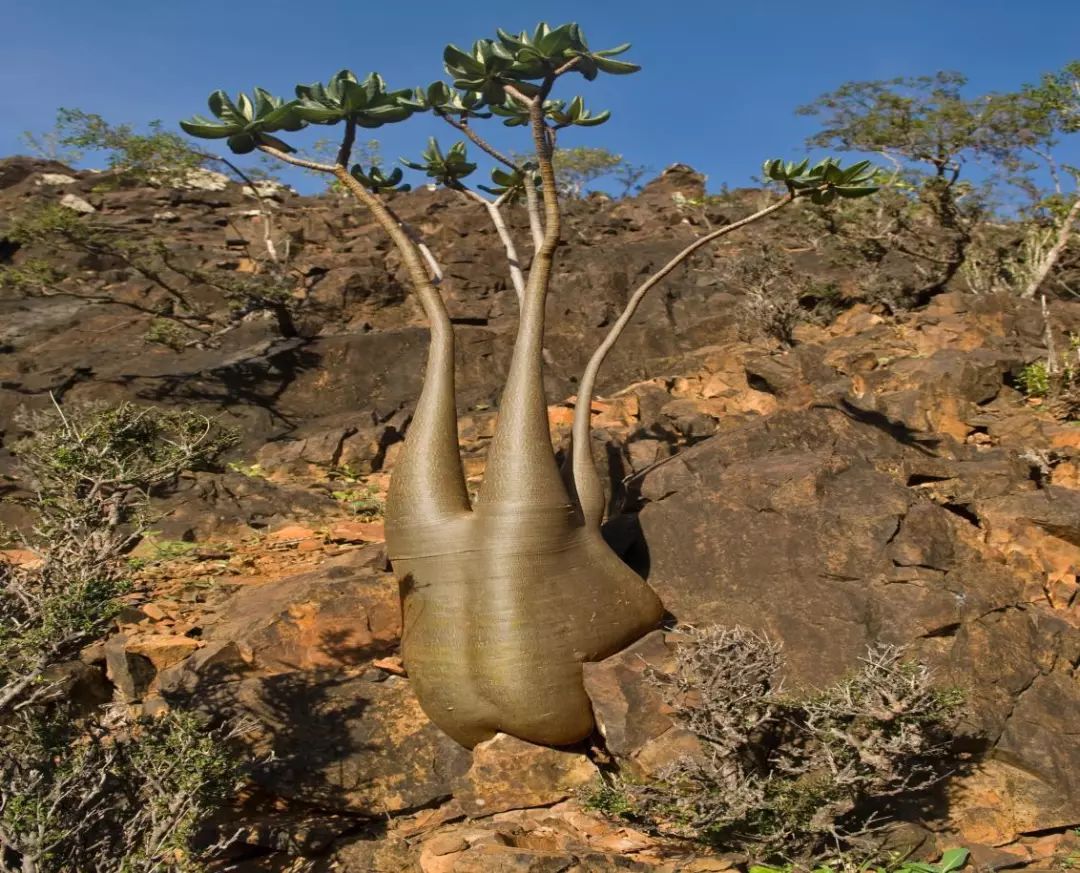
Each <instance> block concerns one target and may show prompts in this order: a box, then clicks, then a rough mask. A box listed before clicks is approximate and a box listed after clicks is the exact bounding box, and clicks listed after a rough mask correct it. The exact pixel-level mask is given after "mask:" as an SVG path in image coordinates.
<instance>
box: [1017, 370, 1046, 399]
mask: <svg viewBox="0 0 1080 873" xmlns="http://www.w3.org/2000/svg"><path fill="white" fill-rule="evenodd" d="M1016 384H1017V387H1019V388H1020V390H1021V391H1023V392H1024V393H1025V394H1026V395H1027V396H1028V397H1046V396H1047V395H1048V394H1049V393H1050V372H1049V370H1048V369H1047V367H1046V362H1045V361H1035V363H1033V364H1028V365H1027V366H1026V367H1024V369H1022V370H1021V371H1020V374H1019V375H1018V376H1017V377H1016Z"/></svg>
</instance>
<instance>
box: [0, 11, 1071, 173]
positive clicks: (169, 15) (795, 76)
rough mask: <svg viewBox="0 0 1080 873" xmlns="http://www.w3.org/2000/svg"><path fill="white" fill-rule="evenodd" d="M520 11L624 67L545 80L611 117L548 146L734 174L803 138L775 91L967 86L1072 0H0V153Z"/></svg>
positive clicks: (399, 60) (396, 71)
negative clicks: (90, 119)
mask: <svg viewBox="0 0 1080 873" xmlns="http://www.w3.org/2000/svg"><path fill="white" fill-rule="evenodd" d="M539 19H545V20H547V21H549V22H551V23H553V24H556V23H562V22H564V21H567V20H575V21H578V22H579V23H580V24H581V25H582V27H583V29H584V31H585V34H586V36H587V37H588V39H589V42H590V44H591V45H592V47H593V48H604V47H607V46H610V45H614V44H616V43H620V42H632V43H633V44H634V48H633V50H632V51H631V52H630V53H628V54H627V55H626V56H625V57H626V58H627V59H629V60H633V61H635V62H637V63H640V64H641V65H642V66H643V68H644V69H643V70H642V72H640V73H638V74H636V75H634V76H624V77H623V76H620V77H616V76H601V78H600V79H599V80H597V81H596V82H593V83H586V82H584V81H583V80H581V79H580V78H579V77H572V78H571V79H569V80H564V81H565V84H566V85H568V86H575V87H576V88H577V90H580V92H581V93H582V94H583V95H584V96H585V97H586V105H587V106H589V107H590V108H594V109H603V108H607V109H610V110H612V114H613V118H612V120H611V121H609V122H608V123H607V124H606V125H604V126H602V127H599V128H592V129H578V130H574V131H572V132H567V133H566V134H565V135H564V139H563V142H564V144H566V145H602V146H606V147H608V148H611V149H612V150H614V151H618V152H620V153H622V154H624V155H625V156H626V157H627V158H628V159H629V160H631V161H634V162H636V163H641V164H648V165H650V166H651V167H653V168H655V169H656V170H660V169H662V168H663V167H664V166H666V165H667V164H670V163H672V162H674V161H682V162H684V163H688V164H690V165H691V166H693V167H695V168H696V169H698V170H700V171H702V172H705V173H707V174H708V176H709V183H710V187H711V188H717V187H719V185H720V184H721V183H723V182H727V183H728V184H731V185H740V184H745V183H746V182H747V181H748V180H749V178H750V177H751V176H752V175H753V174H755V173H756V172H757V171H758V168H759V167H760V164H761V161H762V159H764V158H766V157H774V156H776V157H781V156H782V157H796V156H799V155H800V154H801V153H803V152H804V151H805V150H804V147H803V141H804V139H805V137H806V136H807V135H808V134H809V133H811V132H812V131H813V124H814V122H813V120H812V119H807V118H800V117H797V116H796V115H795V113H794V110H795V108H796V107H797V106H799V105H800V104H802V103H806V102H809V101H811V100H813V98H814V97H816V96H817V95H819V94H821V93H823V92H825V91H828V90H830V89H832V88H834V87H836V86H837V85H839V84H841V83H843V82H845V81H848V80H851V79H875V78H889V77H893V76H900V75H918V74H924V73H932V72H934V71H936V70H939V69H955V70H959V71H961V72H963V73H965V74H967V75H968V76H969V78H970V79H971V88H972V92H973V93H976V92H983V91H990V90H1005V89H1011V88H1014V87H1016V86H1017V85H1019V84H1020V83H1022V82H1027V81H1035V80H1037V79H1038V77H1039V75H1040V74H1041V73H1043V72H1045V71H1049V70H1052V69H1056V68H1060V67H1061V66H1062V65H1063V64H1065V63H1066V62H1068V61H1070V60H1073V59H1076V58H1078V57H1080V42H1078V41H1077V35H1078V34H1080V3H1077V2H1076V0H1027V2H1020V0H935V2H928V0H901V2H893V3H888V4H870V3H867V2H853V0H836V2H833V3H830V4H824V3H813V4H808V3H795V2H788V0H770V2H757V3H748V2H746V0H713V2H710V3H701V2H683V3H679V2H667V3H663V2H654V3H643V2H634V0H623V2H612V0H588V2H585V0H579V2H576V3H571V2H563V0H558V2H549V3H546V4H508V3H505V2H502V3H496V2H491V0H465V2H445V0H441V2H438V3H432V2H427V0H412V2H403V3H380V4H372V3H359V2H345V0H321V2H318V3H312V2H302V0H291V2H282V0H259V2H254V0H184V2H165V0H104V2H98V3H88V2H86V0H0V21H3V22H4V23H5V26H4V27H3V28H2V30H0V94H2V95H3V96H2V97H0V101H2V103H0V105H3V108H4V111H3V112H2V113H0V154H12V153H16V152H19V151H20V150H22V149H20V143H19V134H20V133H21V132H22V131H24V130H35V131H36V130H43V129H47V128H49V127H50V126H51V125H52V121H53V117H54V114H55V110H56V108H57V107H58V106H69V107H78V108H80V109H84V110H86V111H88V112H98V113H100V114H102V115H104V116H105V117H106V118H108V119H109V120H112V121H117V122H119V121H129V122H134V123H137V124H138V123H143V122H146V121H148V120H150V119H155V118H160V119H162V120H164V121H166V122H167V123H169V124H174V123H175V121H176V120H177V119H179V118H183V117H187V116H189V115H191V114H193V113H196V112H204V111H205V101H206V96H207V94H208V93H209V92H210V91H211V90H213V89H215V88H219V87H220V88H225V89H226V90H228V91H230V92H235V91H237V90H241V89H243V90H249V89H250V88H251V86H252V85H261V86H263V87H266V88H268V89H269V90H271V91H275V92H277V93H281V94H286V95H289V96H291V93H292V86H293V85H294V84H295V83H296V82H311V81H314V80H317V79H323V80H325V79H326V78H328V77H329V76H330V75H331V74H332V73H334V72H335V71H336V70H338V69H340V68H341V67H350V68H352V69H354V70H355V71H356V72H357V73H358V74H360V75H364V74H366V73H367V72H368V71H370V70H378V71H379V72H381V73H382V74H383V75H384V76H385V77H386V78H387V80H388V82H389V83H390V85H391V86H393V87H406V86H411V85H415V84H426V83H429V82H431V81H433V80H434V79H436V78H439V77H441V76H442V75H443V71H442V65H441V56H442V47H443V46H444V45H445V44H446V43H447V42H455V43H457V44H459V45H463V46H464V45H468V44H469V43H471V41H472V40H474V39H476V38H479V37H484V36H492V35H494V29H495V27H496V26H502V27H504V28H506V29H508V30H520V29H522V28H531V27H532V26H533V25H534V24H535V23H536V21H538V20H539ZM562 93H564V94H565V93H566V91H565V90H564V91H563V92H562ZM491 124H492V127H491V128H488V129H489V130H492V129H495V128H498V133H496V134H493V138H495V139H497V140H498V141H500V142H501V143H502V144H505V145H506V146H507V147H513V145H514V144H515V143H516V142H521V144H522V146H523V145H524V139H520V140H518V139H516V137H523V133H522V132H521V130H520V129H517V130H515V131H504V130H502V129H501V126H500V125H498V124H497V123H494V122H493V123H491ZM318 131H319V133H320V134H325V132H326V129H322V128H320V129H318ZM430 133H438V134H440V135H441V136H442V138H443V139H444V141H445V142H447V143H448V142H450V141H452V137H451V136H449V134H453V133H454V132H453V131H452V130H450V128H449V127H446V126H445V125H439V126H436V121H435V120H434V119H431V118H429V117H421V118H414V119H411V120H410V121H409V122H406V123H404V124H399V125H394V126H391V127H386V128H382V129H380V130H378V131H375V132H373V134H374V135H375V136H377V137H378V138H379V139H380V140H381V141H382V143H383V151H384V154H385V156H386V157H387V158H390V159H393V158H396V157H398V156H400V155H408V156H415V155H416V154H418V153H419V151H420V148H421V146H422V144H423V142H424V140H425V138H426V136H428V135H429V134H430ZM305 139H307V140H310V139H311V137H305V135H301V136H300V137H299V138H298V141H297V144H298V145H302V144H303V142H304V141H305ZM1073 151H1074V152H1075V147H1074V149H1073ZM1074 158H1077V160H1075V161H1074V162H1080V156H1077V155H1074ZM294 181H299V184H300V186H301V187H304V188H308V189H309V190H310V189H312V188H314V187H317V184H316V183H315V182H314V181H313V180H310V181H309V180H304V179H300V180H294Z"/></svg>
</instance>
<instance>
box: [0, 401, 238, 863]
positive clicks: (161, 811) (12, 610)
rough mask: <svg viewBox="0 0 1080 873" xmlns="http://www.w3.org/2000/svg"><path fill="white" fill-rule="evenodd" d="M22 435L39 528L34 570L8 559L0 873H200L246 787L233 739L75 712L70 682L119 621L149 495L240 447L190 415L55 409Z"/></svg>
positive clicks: (183, 723)
mask: <svg viewBox="0 0 1080 873" xmlns="http://www.w3.org/2000/svg"><path fill="white" fill-rule="evenodd" d="M18 423H19V424H21V425H22V426H23V427H24V428H25V429H26V430H28V431H29V432H30V435H29V436H27V437H25V438H23V439H21V440H18V441H16V442H15V443H14V445H13V449H14V452H15V455H16V457H17V459H18V460H19V462H20V463H21V465H22V467H23V469H24V471H25V473H26V479H27V484H28V485H29V486H30V488H31V489H32V492H33V497H32V498H31V499H30V501H29V503H30V509H31V510H32V511H33V512H34V514H35V515H36V524H35V525H34V526H33V528H32V529H31V530H29V531H24V532H22V539H23V542H24V543H25V544H26V545H28V546H29V547H31V548H32V549H33V550H34V551H35V552H36V553H37V555H38V561H36V562H35V563H33V564H27V565H22V566H16V565H14V564H12V563H10V562H8V561H6V560H3V559H0V868H2V869H4V870H16V869H17V870H20V871H23V873H47V871H53V870H56V871H61V870H63V871H67V870H79V871H87V873H114V871H124V873H165V871H169V873H181V871H185V873H186V871H195V870H197V869H200V867H199V864H198V859H197V857H196V855H195V854H194V853H193V851H192V846H191V841H192V837H193V836H194V833H195V830H196V827H197V826H198V825H199V824H200V823H201V822H202V820H203V819H204V818H205V817H206V815H207V813H208V812H209V811H210V809H211V808H212V807H213V806H214V805H215V804H216V803H217V802H218V801H219V800H220V799H221V797H222V796H223V795H224V794H225V793H226V792H228V791H230V790H232V789H233V788H235V785H236V781H237V769H236V764H235V762H234V761H233V760H231V758H230V757H229V755H228V754H227V753H226V751H225V749H224V745H223V742H224V740H226V739H227V738H228V737H229V736H231V735H232V732H231V731H221V730H214V729H212V728H210V729H208V726H207V725H205V724H203V722H202V721H201V720H200V719H198V718H197V717H195V716H193V715H190V714H186V713H182V712H176V711H173V712H169V713H167V714H166V715H165V716H163V717H161V718H157V719H133V718H132V717H131V716H130V714H129V713H128V712H127V710H126V708H124V707H119V708H116V709H112V708H95V707H88V706H83V707H78V706H76V705H75V704H74V703H72V704H70V705H69V704H68V703H67V702H66V700H65V698H66V692H67V690H68V689H69V687H70V686H69V684H68V680H69V678H70V676H71V674H69V672H68V671H66V670H65V669H64V668H65V666H70V665H71V664H72V663H75V664H77V663H78V661H77V658H78V654H79V651H80V650H81V649H82V648H83V647H84V646H86V645H87V644H88V643H90V642H92V641H93V640H95V639H98V638H100V637H101V636H102V635H103V634H104V633H105V631H106V630H107V628H108V626H109V623H110V622H111V620H112V619H113V617H114V616H115V615H116V614H117V612H118V610H119V608H120V605H121V600H120V598H121V595H122V594H124V593H125V592H126V591H127V590H128V589H129V583H128V578H129V574H130V572H131V570H132V567H131V566H130V565H129V563H128V562H127V560H126V557H127V554H128V552H129V550H130V548H131V546H132V545H134V544H135V542H137V541H138V539H139V538H140V536H142V535H143V534H145V533H147V524H148V522H149V520H150V513H149V501H150V497H151V495H152V494H153V493H155V492H156V491H158V490H159V489H161V488H163V487H166V486H168V485H169V484H170V483H171V482H172V481H173V480H174V479H175V478H176V477H177V476H178V475H179V474H180V473H181V472H182V471H183V470H185V469H188V468H190V467H193V466H199V465H200V464H205V463H207V462H209V461H210V460H212V459H213V458H214V457H215V455H216V454H217V453H218V452H220V451H222V450H223V449H224V448H226V447H228V446H229V445H231V444H232V442H233V441H234V440H235V436H234V435H232V434H230V433H228V432H224V431H221V430H220V429H219V428H217V427H216V426H215V424H214V422H212V421H211V420H209V419H207V418H205V417H204V416H201V415H198V414H196V413H193V412H187V411H183V410H172V411H169V410H160V409H155V408H153V407H138V406H135V405H134V404H123V405H121V406H119V407H115V408H104V407H89V408H82V409H78V408H67V409H62V408H61V407H60V406H59V405H58V404H55V408H54V409H53V410H52V411H51V412H38V413H36V414H31V415H24V416H20V417H19V419H18ZM159 545H160V547H161V550H162V551H163V552H165V553H166V554H170V553H176V552H178V551H181V550H183V551H186V550H187V549H188V548H191V547H193V546H192V545H191V544H188V543H183V544H180V545H179V546H178V545H177V544H175V543H168V542H162V543H160V544H159Z"/></svg>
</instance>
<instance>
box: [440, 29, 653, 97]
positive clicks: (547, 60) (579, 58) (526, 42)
mask: <svg viewBox="0 0 1080 873" xmlns="http://www.w3.org/2000/svg"><path fill="white" fill-rule="evenodd" d="M497 34H498V36H497V38H496V39H481V40H477V41H476V42H475V43H473V46H472V50H471V51H464V50H462V49H460V48H458V47H457V46H455V45H448V46H447V47H446V49H445V50H444V52H443V61H444V63H445V65H446V71H447V73H449V74H450V76H451V77H452V78H453V81H454V87H455V88H459V89H461V90H462V91H465V92H471V93H474V94H477V95H479V97H480V98H481V99H482V100H483V102H484V103H487V104H490V105H500V104H502V103H503V102H504V100H505V99H506V86H507V85H509V86H511V87H513V88H515V89H516V90H518V91H520V92H521V93H522V94H524V95H525V96H527V97H532V96H533V95H535V94H536V93H538V91H539V87H538V86H537V85H535V84H534V83H535V82H536V81H537V80H544V79H549V78H551V77H554V76H555V75H556V74H557V73H558V72H559V71H560V70H563V69H569V70H573V71H574V72H577V73H580V74H581V75H582V76H584V77H585V79H587V80H588V81H592V80H593V79H595V78H596V77H597V75H598V74H599V73H611V74H614V75H624V74H626V73H636V72H637V71H638V70H639V69H641V68H640V67H639V66H638V65H637V64H631V63H628V62H626V61H616V60H614V58H615V57H616V56H618V55H621V54H623V53H624V52H625V51H626V50H627V49H629V48H630V46H629V44H623V45H619V46H616V47H615V48H611V49H604V50H601V51H593V50H591V49H590V48H589V45H588V43H587V42H586V40H585V35H584V33H582V31H581V28H580V27H579V26H578V25H577V24H574V23H568V24H563V25H560V26H558V27H555V28H551V27H549V26H548V24H547V23H546V22H543V21H542V22H540V24H538V25H537V26H536V29H535V30H534V31H533V32H532V33H531V34H530V33H528V32H527V31H521V32H520V33H518V34H516V35H515V34H510V33H507V32H506V31H505V30H502V29H501V28H500V29H499V30H498V31H497Z"/></svg>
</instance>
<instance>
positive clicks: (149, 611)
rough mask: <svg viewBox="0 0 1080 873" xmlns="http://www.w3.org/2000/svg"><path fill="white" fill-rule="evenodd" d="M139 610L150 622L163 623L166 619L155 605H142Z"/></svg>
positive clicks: (160, 609)
mask: <svg viewBox="0 0 1080 873" xmlns="http://www.w3.org/2000/svg"><path fill="white" fill-rule="evenodd" d="M139 609H141V610H142V613H143V615H145V616H146V617H147V618H148V619H150V620H151V621H163V620H164V619H165V618H167V616H166V615H165V610H163V609H162V608H161V607H160V606H158V605H157V604H156V603H144V604H143V605H142V606H140V607H139Z"/></svg>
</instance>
